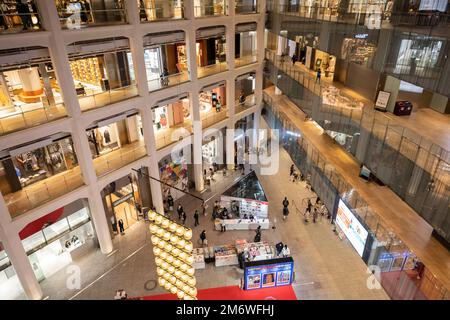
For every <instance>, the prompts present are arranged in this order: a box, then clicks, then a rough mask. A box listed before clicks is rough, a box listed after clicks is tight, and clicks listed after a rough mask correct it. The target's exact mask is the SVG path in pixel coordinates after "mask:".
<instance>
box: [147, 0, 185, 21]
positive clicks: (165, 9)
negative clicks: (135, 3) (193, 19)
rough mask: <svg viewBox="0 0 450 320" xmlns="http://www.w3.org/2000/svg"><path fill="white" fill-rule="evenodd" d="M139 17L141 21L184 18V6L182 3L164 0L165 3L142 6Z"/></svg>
mask: <svg viewBox="0 0 450 320" xmlns="http://www.w3.org/2000/svg"><path fill="white" fill-rule="evenodd" d="M139 18H140V20H141V22H152V21H164V20H175V19H184V7H183V4H182V3H181V4H179V3H178V1H170V0H169V1H164V3H156V4H153V5H152V4H149V5H145V6H144V7H140V9H139Z"/></svg>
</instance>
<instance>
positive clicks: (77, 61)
mask: <svg viewBox="0 0 450 320" xmlns="http://www.w3.org/2000/svg"><path fill="white" fill-rule="evenodd" d="M68 51H69V58H70V69H71V72H72V77H73V80H74V85H75V89H76V93H77V96H78V101H79V103H80V108H81V110H82V111H87V110H91V109H95V108H100V107H104V106H106V105H109V104H112V103H115V102H118V101H122V100H126V99H129V98H131V97H135V96H137V95H138V92H137V85H136V80H135V76H134V69H133V60H132V58H131V53H130V51H129V46H128V40H127V39H125V38H109V39H101V40H95V41H84V42H76V43H73V44H71V45H69V46H68Z"/></svg>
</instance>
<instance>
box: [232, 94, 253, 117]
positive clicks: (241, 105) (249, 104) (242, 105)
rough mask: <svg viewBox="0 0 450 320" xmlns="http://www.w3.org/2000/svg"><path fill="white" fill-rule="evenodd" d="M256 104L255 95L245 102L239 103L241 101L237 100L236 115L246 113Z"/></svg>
mask: <svg viewBox="0 0 450 320" xmlns="http://www.w3.org/2000/svg"><path fill="white" fill-rule="evenodd" d="M255 104H256V98H255V95H254V94H252V95H250V96H247V97H246V99H245V102H242V103H239V100H236V106H235V114H238V113H241V112H242V111H245V110H247V109H249V108H251V107H253V106H255Z"/></svg>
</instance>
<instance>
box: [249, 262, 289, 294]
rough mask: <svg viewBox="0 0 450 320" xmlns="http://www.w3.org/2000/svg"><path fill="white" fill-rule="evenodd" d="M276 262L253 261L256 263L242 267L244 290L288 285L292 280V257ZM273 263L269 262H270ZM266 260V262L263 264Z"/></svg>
mask: <svg viewBox="0 0 450 320" xmlns="http://www.w3.org/2000/svg"><path fill="white" fill-rule="evenodd" d="M280 260H281V259H280ZM282 260H283V261H280V262H278V263H277V262H276V259H273V260H265V261H264V260H263V261H257V262H255V264H256V265H251V264H250V265H249V266H247V265H246V266H245V268H244V290H255V289H262V288H271V287H278V286H286V285H290V284H291V283H292V281H293V272H294V261H293V260H292V258H286V259H282ZM272 261H273V262H274V263H270V262H272ZM265 262H268V264H264V263H265Z"/></svg>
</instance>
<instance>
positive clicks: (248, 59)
mask: <svg viewBox="0 0 450 320" xmlns="http://www.w3.org/2000/svg"><path fill="white" fill-rule="evenodd" d="M257 61H258V55H257V54H256V52H253V53H252V54H249V55H245V56H242V57H239V58H235V59H234V65H235V67H236V68H239V67H242V66H246V65H249V64H252V63H256V62H257Z"/></svg>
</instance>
